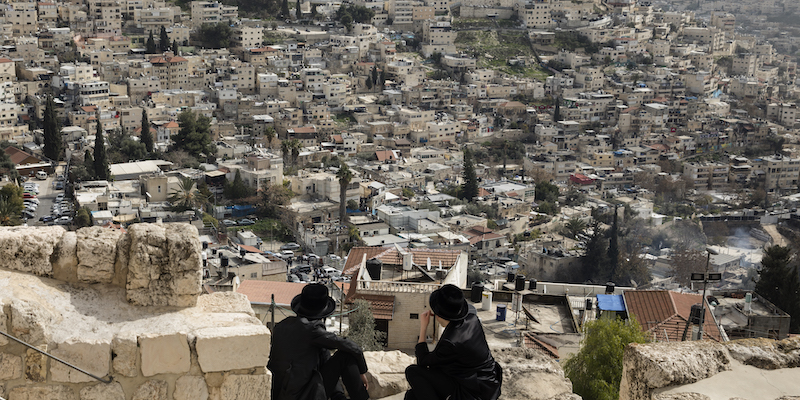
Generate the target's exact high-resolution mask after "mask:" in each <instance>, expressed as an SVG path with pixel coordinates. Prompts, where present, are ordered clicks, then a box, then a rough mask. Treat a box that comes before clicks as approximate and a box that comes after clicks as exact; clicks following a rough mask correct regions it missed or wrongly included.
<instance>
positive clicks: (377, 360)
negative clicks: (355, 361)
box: [364, 350, 416, 399]
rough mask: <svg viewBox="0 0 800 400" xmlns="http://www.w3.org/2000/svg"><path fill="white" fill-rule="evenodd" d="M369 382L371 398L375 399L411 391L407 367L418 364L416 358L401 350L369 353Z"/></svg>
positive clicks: (367, 356) (366, 355) (367, 355)
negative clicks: (407, 379)
mask: <svg viewBox="0 0 800 400" xmlns="http://www.w3.org/2000/svg"><path fill="white" fill-rule="evenodd" d="M364 359H365V360H367V367H368V371H367V381H368V382H369V396H370V398H373V399H380V398H383V397H389V396H392V395H395V394H397V393H401V392H405V391H407V390H408V389H410V386H409V385H408V381H406V375H405V372H406V367H408V366H409V365H411V364H415V363H416V359H415V358H414V357H411V356H409V355H408V354H405V353H403V352H401V351H399V350H394V351H367V352H364Z"/></svg>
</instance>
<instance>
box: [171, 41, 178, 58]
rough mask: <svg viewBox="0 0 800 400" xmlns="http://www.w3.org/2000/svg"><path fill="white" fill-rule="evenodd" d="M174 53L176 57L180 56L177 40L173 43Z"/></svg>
mask: <svg viewBox="0 0 800 400" xmlns="http://www.w3.org/2000/svg"><path fill="white" fill-rule="evenodd" d="M172 52H173V53H175V55H176V56H177V55H178V41H177V40H173V41H172Z"/></svg>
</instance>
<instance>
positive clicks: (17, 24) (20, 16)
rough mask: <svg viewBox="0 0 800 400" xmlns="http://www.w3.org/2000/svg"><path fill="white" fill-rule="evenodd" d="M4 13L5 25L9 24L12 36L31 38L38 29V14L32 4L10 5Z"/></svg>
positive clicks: (34, 4) (34, 5)
mask: <svg viewBox="0 0 800 400" xmlns="http://www.w3.org/2000/svg"><path fill="white" fill-rule="evenodd" d="M8 7H9V8H8V9H7V10H6V13H5V20H6V23H10V24H11V32H12V34H13V35H14V36H31V35H34V34H35V33H36V29H37V28H38V27H39V25H38V18H39V12H38V11H37V10H36V3H34V2H19V3H16V2H15V3H10V4H9V6H8Z"/></svg>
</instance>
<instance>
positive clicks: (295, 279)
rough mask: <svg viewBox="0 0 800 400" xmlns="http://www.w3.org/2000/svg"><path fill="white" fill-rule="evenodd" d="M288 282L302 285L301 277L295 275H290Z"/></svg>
mask: <svg viewBox="0 0 800 400" xmlns="http://www.w3.org/2000/svg"><path fill="white" fill-rule="evenodd" d="M286 281H287V282H294V283H300V277H299V276H297V275H295V274H291V275H289V278H288V279H286Z"/></svg>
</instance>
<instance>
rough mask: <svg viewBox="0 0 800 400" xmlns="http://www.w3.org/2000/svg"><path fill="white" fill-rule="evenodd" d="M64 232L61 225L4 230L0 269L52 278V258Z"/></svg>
mask: <svg viewBox="0 0 800 400" xmlns="http://www.w3.org/2000/svg"><path fill="white" fill-rule="evenodd" d="M64 232H66V231H65V230H64V228H62V227H60V226H47V227H35V228H33V227H21V226H18V227H3V228H0V268H7V269H12V270H15V271H20V272H27V273H30V274H34V275H39V276H51V275H52V273H53V265H52V264H50V256H51V255H53V251H54V250H55V248H56V245H57V244H58V242H59V241H61V236H63V235H64Z"/></svg>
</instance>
